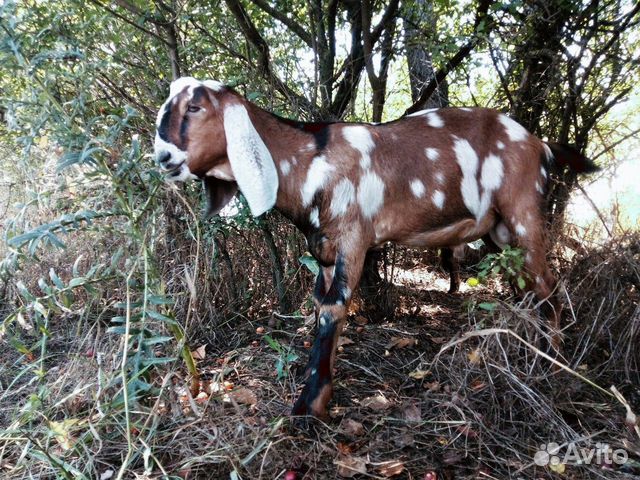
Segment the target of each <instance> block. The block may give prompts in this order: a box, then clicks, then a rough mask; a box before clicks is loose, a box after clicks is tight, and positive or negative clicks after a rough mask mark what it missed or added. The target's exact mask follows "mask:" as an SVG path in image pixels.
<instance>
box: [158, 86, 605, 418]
mask: <svg viewBox="0 0 640 480" xmlns="http://www.w3.org/2000/svg"><path fill="white" fill-rule="evenodd" d="M155 154H156V159H157V162H158V163H159V165H160V167H161V168H162V169H164V170H165V171H166V172H167V178H168V179H169V180H187V179H202V180H204V185H205V190H206V194H207V196H208V202H209V208H208V210H209V211H208V213H209V214H215V213H217V212H219V211H220V210H221V209H222V208H223V207H224V206H225V205H226V204H227V203H228V202H229V201H230V200H231V199H232V197H233V196H234V195H235V194H236V193H237V191H238V189H239V190H240V191H241V192H242V194H243V195H244V196H245V198H246V200H247V202H248V204H249V207H250V209H251V212H252V214H253V215H255V216H259V215H262V214H263V213H265V212H266V211H267V210H269V209H271V208H272V207H275V208H277V209H278V210H279V211H280V212H281V213H282V214H283V215H285V216H286V217H287V218H289V219H290V220H291V221H292V222H293V223H294V224H295V225H296V226H297V227H298V228H299V229H300V230H301V231H302V233H304V235H305V236H306V238H307V241H308V245H309V250H310V252H311V253H312V255H313V256H314V257H315V258H316V259H317V260H318V262H319V264H320V266H321V271H320V274H319V275H318V278H317V281H316V286H315V290H314V298H315V303H316V318H317V333H316V338H315V342H314V344H313V347H312V350H311V353H310V359H309V363H308V365H307V369H306V383H305V386H304V388H303V390H302V393H301V395H300V397H299V398H298V400H297V401H296V403H295V406H294V407H293V411H292V413H293V414H294V415H308V414H309V415H314V416H317V417H325V416H326V412H327V409H326V408H327V403H328V402H329V400H330V398H331V395H332V389H333V387H332V376H333V365H334V362H335V352H336V343H337V340H338V337H339V336H340V333H341V331H342V328H343V326H344V323H345V320H346V315H347V306H348V303H349V300H350V298H351V295H352V292H353V290H354V288H355V287H356V286H357V285H358V280H359V278H360V274H361V272H362V266H363V262H364V258H365V254H366V252H367V250H369V249H370V248H372V247H375V246H376V245H380V244H383V243H384V242H389V241H391V242H397V243H401V244H404V245H409V246H416V247H447V246H452V245H459V244H461V243H465V242H470V241H473V240H476V239H478V238H481V237H482V236H485V235H489V236H490V237H491V238H492V240H493V241H494V242H495V243H496V244H497V245H498V246H504V245H507V244H509V245H518V246H520V247H521V248H523V249H525V250H526V274H527V279H528V283H527V288H528V289H529V290H533V291H534V292H535V294H536V295H537V297H538V298H539V299H540V300H541V301H544V305H545V306H546V307H547V308H546V309H545V310H546V312H545V314H546V316H547V318H548V320H549V321H550V322H551V324H552V326H553V327H555V328H558V326H559V314H560V308H559V304H558V302H557V301H556V300H555V297H554V296H553V295H552V294H553V292H554V288H555V285H556V280H555V278H554V276H553V275H552V273H551V271H550V270H549V266H548V264H547V260H546V255H545V254H546V241H545V228H544V223H545V222H544V219H543V217H542V213H541V204H542V200H543V196H544V192H545V188H546V185H547V181H548V169H549V167H550V166H551V165H552V164H553V163H554V162H555V163H557V164H559V165H570V166H571V167H572V168H574V169H575V170H576V171H579V172H589V171H592V170H594V168H595V167H594V165H593V164H592V163H591V162H590V161H589V160H587V159H586V158H585V157H583V156H582V155H580V154H579V153H578V152H576V151H575V150H573V149H571V148H569V147H566V146H561V145H554V144H551V143H545V142H543V141H541V140H540V139H538V138H536V137H534V136H533V135H531V134H529V132H527V130H525V129H524V128H523V127H522V126H521V125H519V124H518V123H516V122H515V121H514V120H512V119H510V118H509V117H507V116H505V115H503V114H500V113H499V112H497V111H494V110H490V109H485V108H472V109H471V108H444V109H439V110H425V111H422V112H418V113H415V114H412V115H409V116H408V117H405V118H401V119H399V120H395V121H392V122H388V123H384V124H380V125H370V124H361V123H327V124H309V123H302V122H295V121H292V120H287V119H283V118H280V117H278V116H276V115H273V114H271V113H269V112H267V111H264V110H262V109H261V108H259V107H257V106H256V105H253V104H252V103H250V102H249V101H247V100H246V99H245V98H243V97H242V96H241V95H239V94H238V93H236V92H234V91H233V90H232V89H231V88H228V87H225V86H224V85H223V84H221V83H218V82H214V81H204V82H200V81H197V80H195V79H193V78H181V79H179V80H176V81H175V82H173V83H172V85H171V91H170V96H169V98H168V100H167V101H166V102H165V103H164V105H163V106H162V107H161V108H160V111H159V113H158V118H157V133H156V140H155Z"/></svg>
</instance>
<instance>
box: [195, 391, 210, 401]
mask: <svg viewBox="0 0 640 480" xmlns="http://www.w3.org/2000/svg"><path fill="white" fill-rule="evenodd" d="M208 400H209V395H207V392H200V393H199V394H198V396H197V397H196V403H200V404H202V403H207V401H208Z"/></svg>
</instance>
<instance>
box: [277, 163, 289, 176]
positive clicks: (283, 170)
mask: <svg viewBox="0 0 640 480" xmlns="http://www.w3.org/2000/svg"><path fill="white" fill-rule="evenodd" d="M290 171H291V164H290V163H289V161H288V160H282V161H281V162H280V172H281V173H282V176H283V177H286V176H287V175H289V172H290Z"/></svg>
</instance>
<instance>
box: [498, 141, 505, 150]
mask: <svg viewBox="0 0 640 480" xmlns="http://www.w3.org/2000/svg"><path fill="white" fill-rule="evenodd" d="M496 148H497V149H498V150H504V143H502V142H501V141H500V140H498V141H497V142H496Z"/></svg>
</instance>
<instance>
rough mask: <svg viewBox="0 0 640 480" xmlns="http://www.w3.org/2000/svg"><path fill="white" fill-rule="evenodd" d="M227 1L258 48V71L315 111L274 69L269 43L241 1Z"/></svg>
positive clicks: (294, 98) (240, 24) (280, 89)
mask: <svg viewBox="0 0 640 480" xmlns="http://www.w3.org/2000/svg"><path fill="white" fill-rule="evenodd" d="M225 3H226V4H227V7H228V8H229V10H230V11H231V13H232V14H233V16H234V18H235V19H236V21H237V22H238V25H239V26H240V29H241V30H242V33H243V34H244V36H245V38H246V39H247V41H248V42H249V43H251V44H252V45H253V46H254V48H256V49H257V50H258V71H259V72H260V74H261V75H262V76H263V77H265V78H266V79H267V81H269V83H270V84H271V85H273V86H274V87H275V88H276V90H278V91H279V92H280V93H282V94H283V95H284V96H285V97H287V98H289V99H290V100H292V101H295V102H297V103H298V104H299V105H302V106H303V108H305V109H306V110H307V111H308V112H310V113H313V112H314V111H315V107H314V106H313V105H312V104H311V103H310V102H309V100H307V99H306V98H304V97H303V96H302V95H299V94H297V93H296V92H294V91H293V90H292V89H291V88H289V86H288V85H287V84H285V83H284V82H283V81H282V80H281V79H280V78H279V77H278V75H277V74H276V73H275V72H274V71H273V70H272V68H271V58H270V51H269V45H268V44H267V42H266V41H265V40H264V38H262V35H260V32H259V31H258V29H257V28H256V27H255V25H254V24H253V22H252V21H251V19H250V18H249V15H248V14H247V12H246V10H245V9H244V7H243V6H242V4H241V3H240V1H239V0H225Z"/></svg>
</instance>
